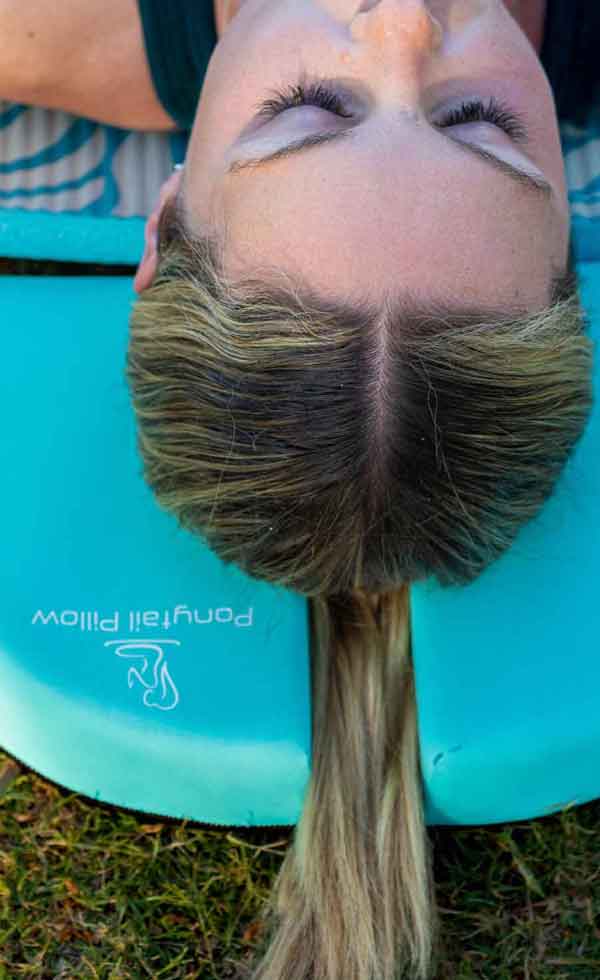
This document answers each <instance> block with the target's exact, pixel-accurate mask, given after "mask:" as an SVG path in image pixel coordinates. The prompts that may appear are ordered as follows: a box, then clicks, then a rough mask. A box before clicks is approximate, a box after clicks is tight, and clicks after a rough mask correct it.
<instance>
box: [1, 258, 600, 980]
mask: <svg viewBox="0 0 600 980" xmlns="http://www.w3.org/2000/svg"><path fill="white" fill-rule="evenodd" d="M2 273H5V274H6V273H9V274H19V273H26V274H28V275H34V274H36V273H40V274H60V275H67V274H78V275H81V274H83V275H97V274H101V273H102V274H115V273H120V274H131V275H133V270H132V269H131V267H114V266H113V267H102V266H79V265H74V264H73V265H68V266H66V265H64V264H58V263H40V262H28V261H27V262H25V261H20V260H19V261H10V262H9V261H0V274H2ZM599 817H600V801H594V802H591V803H588V804H586V805H584V806H579V807H577V808H571V809H566V810H564V811H563V812H561V813H559V814H554V815H553V816H550V817H543V818H539V819H537V820H533V821H519V822H515V823H505V824H495V825H493V826H483V827H461V828H448V827H431V828H429V835H430V838H431V840H432V843H433V847H434V872H435V880H436V888H437V900H438V906H439V908H440V912H441V920H442V928H443V936H444V944H445V952H444V957H443V963H442V966H441V969H440V971H439V974H438V976H437V978H436V980H599V978H600V819H599ZM293 833H294V828H293V827H289V828H264V829H256V828H254V829H248V828H231V829H217V828H211V827H209V826H207V825H205V824H196V823H193V822H188V821H175V820H168V819H162V818H160V819H159V818H156V817H154V816H151V815H149V814H140V813H137V812H134V811H129V810H126V809H124V808H121V807H115V806H111V805H109V804H104V803H101V802H98V801H94V800H91V799H89V798H88V797H85V796H82V795H80V794H77V793H72V792H70V791H69V790H67V789H64V788H62V787H60V786H58V785H56V784H54V783H52V782H51V781H49V780H46V779H44V778H42V777H41V776H39V775H38V774H37V773H35V772H33V771H32V770H31V769H28V768H27V767H26V766H24V765H22V764H20V763H18V762H17V760H14V759H12V757H11V756H9V755H8V754H6V753H3V752H1V751H0V980H25V978H27V980H145V978H152V980H227V978H232V977H234V976H235V970H234V967H233V962H234V961H235V960H241V959H244V957H246V956H248V955H249V954H250V953H251V951H252V949H253V947H254V946H255V945H256V944H257V940H258V937H259V935H260V923H259V918H260V911H261V906H262V904H263V902H264V901H265V900H266V898H267V896H268V894H269V893H270V890H271V886H272V883H273V880H274V878H275V875H276V874H277V871H278V869H279V867H280V864H281V861H282V859H283V856H284V854H285V851H286V849H287V846H288V844H290V843H291V841H292V838H293ZM340 980H343V978H340Z"/></svg>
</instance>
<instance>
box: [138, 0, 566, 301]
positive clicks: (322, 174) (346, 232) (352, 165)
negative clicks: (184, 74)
mask: <svg viewBox="0 0 600 980" xmlns="http://www.w3.org/2000/svg"><path fill="white" fill-rule="evenodd" d="M225 6H226V7H227V5H225ZM238 7H239V9H238ZM232 15H233V16H232ZM220 26H221V29H222V34H221V37H220V40H219V43H218V44H217V46H216V48H215V50H214V52H213V56H212V58H211V61H210V64H209V66H208V71H207V74H206V78H205V81H204V85H203V89H202V92H201V96H200V101H199V105H198V110H197V114H196V119H195V123H194V127H193V130H192V133H191V138H190V142H189V146H188V151H187V157H186V167H185V178H184V181H183V186H182V187H181V188H179V187H177V188H176V186H175V184H172V185H170V190H173V191H174V190H175V189H178V190H179V191H180V193H181V204H182V205H183V210H184V213H185V219H186V222H187V224H188V226H189V228H190V230H191V231H192V233H195V234H196V235H199V234H202V233H203V232H204V230H205V229H210V230H211V233H212V234H213V236H214V237H215V238H216V239H218V240H219V241H220V243H221V244H222V248H223V257H224V263H225V269H226V271H227V272H228V273H229V274H231V275H232V276H235V275H238V274H246V273H247V272H253V273H254V272H258V271H259V270H263V272H264V273H265V274H267V272H268V269H269V268H271V267H273V266H276V267H277V268H278V270H282V269H283V270H284V271H286V272H289V273H290V274H291V275H292V276H294V277H296V278H301V279H304V280H305V281H307V282H309V283H310V284H311V286H312V287H314V288H315V289H318V290H319V291H320V292H321V293H322V294H326V295H328V296H329V297H331V299H337V300H344V301H346V300H348V299H359V298H360V299H368V300H370V301H372V302H374V303H377V302H379V301H382V300H383V298H384V297H386V298H389V299H392V300H398V299H400V298H401V297H402V296H403V295H404V294H407V293H409V294H410V295H411V296H413V297H414V298H415V299H418V300H421V299H424V300H427V301H434V302H441V303H443V304H444V305H451V304H453V303H454V304H456V305H458V306H464V305H473V306H478V305H487V306H490V305H493V306H495V307H503V308H505V309H509V308H515V309H516V308H521V307H526V308H528V309H532V308H538V309H541V308H543V307H544V306H546V305H547V304H548V301H549V299H550V292H551V283H552V279H553V277H554V276H555V275H556V274H557V273H560V272H562V271H563V270H564V268H565V265H566V261H567V250H568V239H569V218H568V207H567V199H566V191H565V180H564V167H563V161H562V156H561V148H560V139H559V134H558V126H557V120H556V114H555V109H554V103H553V98H552V93H551V90H550V87H549V84H548V81H547V78H546V76H545V74H544V71H543V69H542V66H541V64H540V62H539V59H538V57H537V55H536V53H535V51H534V49H533V48H532V46H531V44H530V43H529V41H528V40H527V38H526V37H525V35H524V34H523V32H522V31H521V29H520V27H519V26H518V24H517V22H516V20H515V19H514V18H513V17H512V16H511V14H510V13H509V11H508V9H507V8H506V7H505V6H504V4H503V3H502V2H501V0H428V2H423V0H379V2H362V3H359V2H358V0H352V2H347V0H277V2H273V0H243V2H242V3H241V4H240V3H233V4H230V5H229V6H228V7H227V11H226V15H225V16H223V20H222V23H221V25H220ZM303 80H304V81H306V82H310V80H317V81H319V80H322V85H323V87H324V88H326V89H327V91H328V92H329V93H330V94H332V95H334V96H335V97H337V99H339V104H338V103H336V104H333V103H330V108H329V109H327V108H324V107H318V106H315V105H296V106H295V107H290V108H287V109H286V110H285V111H284V112H282V113H280V114H279V115H278V116H276V117H275V118H273V119H268V118H267V117H266V115H265V114H260V113H259V111H258V104H259V103H261V102H263V101H264V100H268V99H269V98H272V97H273V93H274V90H276V89H277V90H287V89H291V88H292V87H293V86H295V85H296V84H297V83H298V82H300V81H303ZM305 87H306V86H305ZM313 94H314V93H313ZM297 95H298V93H297V92H296V97H297ZM491 100H494V101H496V102H498V103H500V104H501V105H502V106H503V107H504V108H505V109H506V110H508V111H510V112H514V113H515V114H516V115H517V116H519V117H520V119H521V123H522V125H521V127H520V129H519V128H517V129H515V128H514V126H513V128H511V126H510V125H509V129H510V130H511V131H510V134H509V133H507V132H505V131H504V129H503V128H502V125H505V124H506V117H504V119H503V117H502V116H500V117H497V119H496V123H495V124H494V123H491V122H483V121H477V112H478V111H480V110H477V108H476V106H475V103H477V102H478V101H481V102H482V103H483V105H484V106H485V107H486V108H487V107H489V104H490V101H491ZM463 104H466V105H468V106H470V108H469V110H468V113H467V117H466V121H464V122H462V123H460V124H456V122H457V120H458V118H459V117H458V116H457V115H456V113H457V112H458V111H459V110H460V108H461V106H462V105H463ZM338 111H342V112H343V113H344V115H343V116H342V115H338V114H337V112H338ZM453 112H454V117H453V118H452V115H451V114H452V113H453ZM449 114H450V115H449ZM446 123H453V124H452V125H447V124H446ZM442 124H444V125H442ZM324 132H329V133H332V134H336V135H337V137H338V138H337V139H334V140H333V141H330V142H329V143H327V144H325V145H322V146H313V147H312V148H305V149H304V150H303V151H302V152H301V153H298V154H295V155H292V156H288V157H287V158H282V159H279V160H276V161H272V162H270V163H264V164H260V165H259V164H257V163H254V164H253V165H249V161H250V160H251V159H255V158H257V157H264V156H266V155H267V154H268V153H271V152H274V151H281V150H282V148H283V147H284V146H286V145H287V144H289V143H291V142H292V141H296V140H298V139H300V138H304V137H311V138H313V137H317V136H318V135H319V134H323V133H324ZM475 150H477V151H479V154H476V153H475V152H474V151H475ZM482 151H486V152H487V154H488V156H487V157H486V158H485V159H484V158H483V156H482V155H481V154H482ZM503 164H504V165H512V167H513V168H514V169H513V170H512V171H510V173H509V169H507V166H505V169H504V170H502V169H501V168H502V165H503ZM230 169H231V171H232V172H228V171H229V170H230ZM515 170H517V171H522V172H525V173H528V174H529V175H531V176H532V177H533V180H530V181H528V180H527V178H526V177H525V178H523V177H521V179H519V176H518V174H516V173H515ZM178 183H179V180H177V182H176V184H178ZM536 184H537V186H536ZM151 265H152V258H151V255H149V256H148V260H147V261H146V264H145V265H144V269H143V274H142V276H141V277H140V280H139V281H140V282H144V284H145V285H147V283H148V282H149V281H151V276H150V269H151Z"/></svg>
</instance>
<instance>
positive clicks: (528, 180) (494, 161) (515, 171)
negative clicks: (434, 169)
mask: <svg viewBox="0 0 600 980" xmlns="http://www.w3.org/2000/svg"><path fill="white" fill-rule="evenodd" d="M354 132H355V130H354V129H335V130H332V131H330V132H322V133H313V134H312V135H310V136H302V137H300V139H297V140H292V141H291V142H290V143H286V144H284V146H280V147H279V148H278V149H277V150H273V151H272V152H271V153H267V154H266V155H265V156H258V157H251V158H250V159H246V160H234V161H233V162H232V163H231V164H230V165H229V167H228V169H227V171H226V176H237V175H238V174H240V173H242V172H244V171H246V170H256V169H258V168H259V167H262V166H264V165H265V164H267V163H272V162H273V161H275V160H283V159H285V158H287V157H291V156H293V155H294V154H296V153H302V152H305V151H306V150H309V149H310V148H311V147H313V146H321V145H323V144H324V143H333V142H335V141H337V140H345V139H352V138H353V135H354ZM448 139H451V140H452V143H453V144H454V145H455V146H458V147H459V148H461V147H462V149H464V150H465V151H466V152H467V153H470V154H471V155H472V156H475V157H478V158H479V159H480V160H483V161H484V162H485V163H487V164H488V165H490V166H492V167H494V168H495V169H496V170H499V171H500V172H501V173H503V174H506V176H507V177H510V178H511V179H512V180H514V181H515V182H516V183H518V184H519V185H520V186H521V187H525V188H527V189H528V190H530V191H534V192H535V193H536V194H537V196H538V197H540V196H541V197H543V198H544V199H545V200H547V201H550V200H551V199H552V197H553V195H554V191H553V190H552V186H551V184H549V183H548V181H547V180H545V179H544V178H543V177H537V176H535V175H534V174H529V173H527V172H526V171H525V170H521V169H520V168H519V167H515V166H513V164H512V163H507V162H506V160H501V159H500V157H497V156H495V154H493V153H490V152H489V150H484V149H483V148H482V147H481V146H477V144H476V143H467V142H465V141H464V140H457V139H453V137H451V136H450V137H448Z"/></svg>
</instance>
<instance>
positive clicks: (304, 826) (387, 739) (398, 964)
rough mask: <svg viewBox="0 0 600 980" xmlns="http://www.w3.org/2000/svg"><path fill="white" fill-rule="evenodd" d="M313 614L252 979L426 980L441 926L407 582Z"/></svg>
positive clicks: (319, 603) (325, 605)
mask: <svg viewBox="0 0 600 980" xmlns="http://www.w3.org/2000/svg"><path fill="white" fill-rule="evenodd" d="M311 622H312V647H311V654H312V657H311V663H312V705H313V718H312V721H313V728H312V731H313V735H312V738H313V742H312V772H311V778H310V781H309V784H308V787H307V792H306V797H305V801H304V807H303V810H302V814H301V817H300V820H299V822H298V824H297V826H296V829H295V834H294V839H293V843H292V845H291V846H290V848H289V850H288V852H287V854H286V856H285V859H284V861H283V863H282V866H281V868H280V870H279V873H278V875H277V878H276V880H275V883H274V887H273V891H272V893H271V895H270V898H269V901H268V904H267V906H266V915H267V918H266V922H265V924H266V926H267V928H266V930H265V933H264V936H263V941H262V944H261V950H260V951H259V956H260V957H262V956H263V955H264V952H265V950H266V951H267V955H266V957H265V958H263V959H262V960H261V962H260V964H259V965H258V967H255V969H254V972H251V973H250V974H249V977H250V978H251V980H282V978H285V980H397V978H398V977H400V976H405V975H406V976H407V977H411V978H414V980H426V978H429V977H430V976H431V972H430V971H431V969H432V958H433V956H434V953H435V948H434V947H435V942H436V939H437V934H438V931H439V927H438V919H437V910H436V906H435V900H434V885H433V874H432V867H431V854H430V848H429V842H428V839H427V831H426V827H425V822H424V809H423V801H422V786H421V777H420V769H419V755H418V746H419V742H418V730H417V714H416V702H415V686H414V677H413V665H412V658H411V653H410V608H409V587H408V585H404V586H402V587H401V588H400V589H399V590H397V591H393V592H388V593H385V594H381V595H379V596H376V597H369V596H367V595H366V594H365V593H360V592H354V593H352V594H351V595H344V596H336V597H316V598H313V599H312V600H311ZM401 971H406V972H401Z"/></svg>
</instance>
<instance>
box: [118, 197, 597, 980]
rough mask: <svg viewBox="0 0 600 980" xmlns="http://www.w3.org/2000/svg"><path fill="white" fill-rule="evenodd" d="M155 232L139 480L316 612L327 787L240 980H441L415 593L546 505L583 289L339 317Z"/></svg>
mask: <svg viewBox="0 0 600 980" xmlns="http://www.w3.org/2000/svg"><path fill="white" fill-rule="evenodd" d="M161 236H162V239H163V242H162V244H163V248H162V252H161V256H160V263H159V268H158V272H157V275H156V278H155V280H154V283H153V285H152V286H151V287H149V288H148V289H147V290H145V291H144V292H143V293H142V294H141V296H140V297H139V299H138V300H137V302H136V303H135V305H134V307H133V310H132V315H131V322H130V341H129V350H128V356H127V369H126V373H127V380H128V383H129V386H130V391H131V397H132V403H133V407H134V411H135V415H136V420H137V432H138V448H139V452H140V455H141V457H142V460H143V465H144V477H145V480H146V481H147V483H148V485H149V486H150V488H151V489H152V490H153V492H154V494H155V496H156V500H157V502H158V504H159V505H160V506H161V507H163V508H165V509H166V510H167V511H169V512H170V513H172V514H173V515H175V517H176V518H177V520H178V521H179V523H180V525H181V526H182V527H184V528H186V529H187V530H189V531H191V532H192V533H194V534H196V535H198V536H199V537H200V538H202V539H203V541H204V542H205V544H206V545H208V547H210V548H211V549H212V550H213V551H214V552H215V554H217V555H218V556H219V558H220V559H221V560H222V561H223V562H225V563H230V562H232V563H234V564H235V565H237V566H238V567H239V568H241V569H242V570H243V571H244V572H245V573H246V574H247V575H249V576H252V577H254V578H256V579H260V580H263V581H268V582H272V583H274V584H276V585H279V586H283V587H285V588H288V589H291V590H294V591H295V592H298V593H300V594H302V595H304V596H306V597H307V599H309V609H310V621H311V647H310V656H311V669H312V674H311V677H312V765H311V778H310V780H309V783H308V786H307V789H306V796H305V800H304V805H303V810H302V814H301V817H300V819H299V822H298V824H297V825H296V828H295V833H294V839H293V844H292V845H291V847H290V848H289V850H288V852H287V854H286V857H285V859H284V861H283V863H282V865H281V868H280V870H279V873H278V876H277V878H276V881H275V885H274V888H273V892H272V894H271V896H270V900H269V903H268V905H267V906H266V908H265V926H266V928H265V932H264V937H263V940H262V942H261V945H260V948H259V949H257V950H256V951H255V952H256V954H257V955H256V962H255V964H254V965H253V966H248V965H246V966H244V965H243V964H239V968H240V971H242V972H243V973H245V975H247V976H251V977H252V978H253V980H309V978H310V980H396V978H397V977H400V976H407V977H414V978H418V980H426V978H430V977H431V976H432V971H433V970H434V969H435V968H436V961H437V957H438V956H439V952H440V946H439V941H440V928H439V918H438V912H437V909H436V903H435V895H434V882H433V874H432V854H431V849H430V844H429V840H428V836H427V830H426V825H425V819H424V803H423V795H422V778H421V770H420V761H419V741H418V725H417V711H416V701H415V687H414V675H413V665H412V658H411V648H410V605H409V584H410V582H413V581H416V580H419V579H423V578H425V577H427V576H432V575H433V576H436V578H437V579H438V581H439V582H440V583H442V584H457V583H467V582H470V581H472V580H473V579H474V578H475V577H476V576H477V575H478V574H479V573H480V572H481V571H482V570H483V569H484V568H486V566H488V565H489V564H490V563H491V562H493V561H494V560H495V559H496V558H498V557H499V556H500V555H501V554H502V553H503V552H504V551H505V550H506V549H507V548H509V546H510V544H511V542H512V541H513V539H514V538H515V536H516V534H517V532H518V530H519V528H520V527H521V526H522V525H523V524H525V523H526V522H527V521H528V520H530V519H531V518H532V517H534V516H535V514H537V513H538V511H539V510H540V509H541V507H542V506H543V504H544V502H545V501H546V500H547V498H548V497H549V496H550V495H551V493H552V491H553V489H554V486H555V484H556V481H557V479H558V477H559V475H560V473H561V470H562V468H563V466H564V464H565V462H566V460H567V459H568V457H569V455H570V454H571V452H572V450H573V448H574V446H575V444H576V443H577V440H578V439H579V437H580V436H581V434H582V432H583V430H584V428H585V425H586V422H587V419H588V416H589V412H590V408H591V403H592V392H591V372H592V342H591V341H590V340H589V338H587V337H586V336H585V326H586V324H585V317H584V314H583V312H582V310H581V307H580V305H579V302H578V297H577V287H576V279H575V277H574V275H573V274H572V272H566V273H565V274H563V275H562V276H559V277H557V278H556V279H555V281H554V282H553V286H552V297H551V302H550V303H549V305H548V308H547V309H544V310H542V311H541V312H540V311H538V312H534V313H528V312H527V311H525V310H523V311H520V312H518V313H511V314H508V315H507V314H506V313H503V312H502V311H498V310H480V311H477V310H472V309H441V308H440V307H439V306H438V307H434V306H431V307H430V308H428V309H423V308H418V307H417V306H416V305H415V303H414V302H412V301H411V299H410V297H407V296H404V297H401V298H400V299H398V300H397V301H395V302H392V301H391V300H389V299H388V300H387V301H386V302H385V303H382V304H381V306H380V307H379V308H374V307H373V306H372V305H370V304H368V303H366V302H365V303H363V304H358V305H356V304H354V305H351V304H350V303H348V304H346V305H344V304H339V303H335V302H333V301H331V300H328V299H326V298H324V297H321V296H318V295H316V294H315V293H314V292H313V291H312V290H311V289H310V287H309V286H308V285H307V284H306V283H299V282H298V281H295V282H293V283H292V282H290V281H289V280H288V279H286V278H285V277H278V276H276V275H273V276H271V277H269V278H267V277H265V276H264V275H263V276H262V277H259V276H258V275H253V276H251V277H250V276H249V277H247V278H245V279H244V280H243V281H238V282H235V283H233V282H231V281H229V280H228V279H227V277H226V276H225V274H224V272H223V263H222V253H221V251H220V243H219V242H217V241H216V240H215V239H213V238H211V237H210V235H209V234H207V235H206V237H204V238H198V237H193V236H192V235H191V234H190V233H189V231H188V230H187V228H186V227H185V222H184V220H183V217H182V215H181V213H180V212H179V211H178V208H177V206H175V205H173V206H172V205H170V204H168V205H167V206H166V208H165V212H164V214H163V219H162V220H161ZM456 652H457V655H458V656H459V655H460V651H456Z"/></svg>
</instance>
